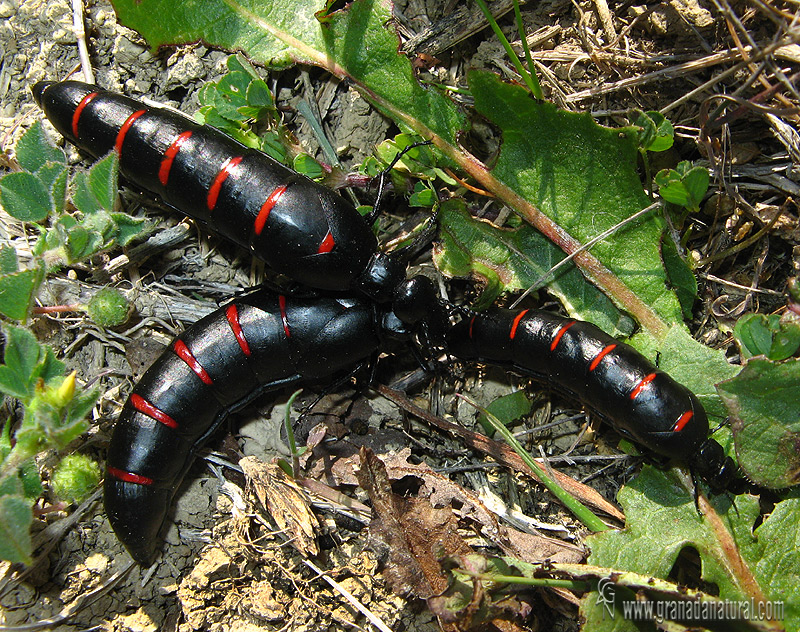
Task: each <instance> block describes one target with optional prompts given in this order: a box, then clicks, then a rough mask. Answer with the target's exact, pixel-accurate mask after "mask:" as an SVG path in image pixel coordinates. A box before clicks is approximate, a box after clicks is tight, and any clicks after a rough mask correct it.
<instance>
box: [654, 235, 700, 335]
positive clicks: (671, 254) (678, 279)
mask: <svg viewBox="0 0 800 632" xmlns="http://www.w3.org/2000/svg"><path fill="white" fill-rule="evenodd" d="M661 258H662V259H663V260H664V269H665V270H666V272H667V281H668V283H669V285H670V286H671V287H672V288H673V289H674V290H675V295H676V296H677V297H678V300H679V301H680V304H681V310H682V312H683V317H684V318H686V319H687V320H688V319H691V318H692V307H693V306H694V303H695V301H696V300H697V279H696V278H695V276H694V273H692V271H691V270H690V269H689V266H688V265H687V263H686V260H685V259H684V258H683V257H681V256H680V254H679V253H678V246H677V244H676V243H675V242H674V241H673V240H672V238H671V237H670V236H669V234H668V233H664V235H663V238H662V240H661Z"/></svg>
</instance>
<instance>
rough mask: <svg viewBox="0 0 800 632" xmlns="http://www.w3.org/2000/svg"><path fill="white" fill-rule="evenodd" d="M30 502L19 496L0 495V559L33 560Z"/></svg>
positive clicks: (29, 561)
mask: <svg viewBox="0 0 800 632" xmlns="http://www.w3.org/2000/svg"><path fill="white" fill-rule="evenodd" d="M32 523H33V509H32V507H31V502H30V501H29V500H26V499H25V498H22V497H21V496H0V559H3V560H7V561H9V562H22V563H23V564H30V563H31V562H33V557H32V556H33V545H32V542H31V533H30V529H31V524H32Z"/></svg>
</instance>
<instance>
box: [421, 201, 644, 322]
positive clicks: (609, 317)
mask: <svg viewBox="0 0 800 632" xmlns="http://www.w3.org/2000/svg"><path fill="white" fill-rule="evenodd" d="M438 220H439V239H440V243H439V245H438V247H437V248H436V250H435V252H434V260H435V261H436V265H437V267H438V268H439V269H440V270H441V271H442V272H444V273H445V274H447V275H449V276H456V277H467V276H472V277H477V278H478V279H480V280H482V281H483V283H484V284H485V287H484V294H483V296H482V297H481V300H480V302H479V304H478V305H477V307H478V308H482V307H486V306H488V305H489V304H491V303H492V302H493V301H494V299H495V298H496V297H497V296H498V294H500V293H501V292H510V291H515V290H524V289H527V288H528V287H530V286H531V285H532V284H533V283H535V282H536V281H538V280H539V279H540V278H541V277H542V275H544V274H545V273H547V272H548V271H549V270H550V268H551V267H553V266H554V265H555V264H556V263H558V262H559V261H560V260H561V259H562V258H563V257H564V253H563V252H561V251H560V250H559V249H558V248H556V247H555V246H554V245H553V244H552V243H551V242H549V241H547V240H546V239H545V238H544V237H543V236H542V235H541V234H540V233H539V232H538V231H536V230H534V229H533V228H531V227H530V226H527V225H524V226H522V227H520V228H518V229H514V230H512V229H501V228H497V227H496V226H495V225H494V224H491V223H489V222H486V221H483V220H477V219H474V218H473V217H471V216H470V215H469V213H468V212H467V211H466V209H465V208H464V204H463V202H461V201H458V200H451V201H447V202H444V203H443V204H442V205H441V207H440V209H439V215H438ZM547 290H548V292H550V293H551V294H554V295H555V296H557V297H558V298H559V299H561V301H562V302H563V303H564V305H565V306H566V308H567V311H568V312H569V313H570V315H571V316H574V317H575V318H580V319H582V320H590V321H592V322H593V323H595V324H596V325H598V326H599V327H601V328H602V329H603V330H605V331H607V332H608V333H610V334H612V335H617V336H619V335H629V334H630V333H631V332H632V330H633V326H632V323H631V322H630V319H628V318H627V317H626V316H624V315H623V314H622V313H621V312H620V311H619V310H618V309H617V308H616V307H614V305H613V304H612V303H611V301H610V300H609V299H608V298H607V297H606V296H605V295H604V294H603V293H602V292H600V291H599V290H597V289H596V288H595V287H594V286H592V285H587V284H586V282H585V279H584V278H583V277H582V276H581V274H580V273H579V272H578V271H577V270H576V269H575V268H574V267H572V266H570V267H567V268H564V269H562V270H560V271H559V272H558V273H557V274H556V277H555V278H554V279H552V280H551V281H549V282H548V285H547Z"/></svg>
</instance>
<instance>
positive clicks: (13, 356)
mask: <svg viewBox="0 0 800 632" xmlns="http://www.w3.org/2000/svg"><path fill="white" fill-rule="evenodd" d="M3 333H4V334H5V338H6V344H5V351H4V361H5V364H3V365H0V390H2V391H3V392H4V393H5V394H6V395H11V396H12V397H17V398H19V399H22V400H24V399H26V398H28V397H30V396H32V395H33V390H32V387H33V384H32V380H33V376H34V372H35V369H36V364H37V363H38V362H39V359H40V357H41V350H40V345H39V343H38V342H36V338H35V337H34V335H33V334H32V333H31V332H29V331H28V330H27V329H22V328H21V327H4V328H3Z"/></svg>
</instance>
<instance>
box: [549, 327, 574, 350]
mask: <svg viewBox="0 0 800 632" xmlns="http://www.w3.org/2000/svg"><path fill="white" fill-rule="evenodd" d="M575 322H576V321H574V320H571V321H569V322H568V323H564V324H563V325H561V327H560V328H559V330H558V331H557V332H556V337H555V338H553V342H551V343H550V351H555V350H556V347H557V346H558V343H559V342H561V336H563V335H564V334H565V333H566V331H567V329H569V328H570V327H572V326H573V325H574V324H575Z"/></svg>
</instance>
